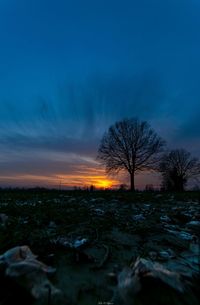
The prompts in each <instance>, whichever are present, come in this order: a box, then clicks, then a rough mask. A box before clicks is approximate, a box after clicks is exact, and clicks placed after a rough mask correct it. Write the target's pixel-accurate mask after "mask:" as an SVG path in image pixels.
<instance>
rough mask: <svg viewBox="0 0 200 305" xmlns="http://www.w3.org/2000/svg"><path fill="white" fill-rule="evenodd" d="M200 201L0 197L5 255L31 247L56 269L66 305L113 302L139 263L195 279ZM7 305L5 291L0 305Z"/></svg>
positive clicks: (88, 195) (190, 195) (61, 194)
mask: <svg viewBox="0 0 200 305" xmlns="http://www.w3.org/2000/svg"><path fill="white" fill-rule="evenodd" d="M199 201H200V193H199V192H185V193H180V194H170V193H159V192H135V193H131V192H122V191H121V192H118V191H105V192H100V191H94V192H86V191H46V190H29V191H25V190H24V191H23V190H15V191H11V190H6V191H5V190H1V191H0V215H1V222H0V255H1V254H3V253H4V252H5V251H7V250H8V249H10V248H13V247H15V246H22V245H28V246H29V247H30V249H31V250H32V252H33V253H34V254H37V255H38V259H39V260H40V261H42V262H43V263H45V264H47V265H49V266H52V267H55V268H56V272H55V274H54V275H52V276H51V278H50V280H51V282H52V283H53V284H54V285H55V286H56V287H57V288H59V289H60V290H61V291H62V293H63V294H64V296H65V298H64V299H65V302H66V303H65V304H85V305H90V304H103V303H104V302H108V303H109V302H110V300H112V298H113V294H114V293H115V290H116V286H117V280H116V275H117V274H119V273H120V271H121V270H122V269H123V268H124V267H126V266H131V265H132V264H133V263H134V262H135V260H136V259H137V258H138V257H142V258H146V259H148V260H151V261H153V262H154V261H156V262H160V263H162V264H163V265H164V266H165V267H167V268H171V269H172V270H175V271H177V272H185V274H187V275H188V276H191V274H193V273H198V271H199V249H198V235H197V233H198V230H199V223H200V207H199ZM192 276H193V275H192ZM193 293H194V294H195V291H193ZM9 302H11V296H10V297H8V296H7V295H6V293H5V291H4V293H3V292H2V290H1V289H0V305H3V304H5V305H7V304H8V305H10V303H9ZM31 302H32V301H31V300H30V303H31ZM192 302H193V301H192ZM63 304H64V303H63ZM105 304H106V303H105ZM185 304H190V303H189V302H188V303H187V302H186V303H185ZM191 304H194V302H193V303H191ZM26 305H28V304H27V301H26Z"/></svg>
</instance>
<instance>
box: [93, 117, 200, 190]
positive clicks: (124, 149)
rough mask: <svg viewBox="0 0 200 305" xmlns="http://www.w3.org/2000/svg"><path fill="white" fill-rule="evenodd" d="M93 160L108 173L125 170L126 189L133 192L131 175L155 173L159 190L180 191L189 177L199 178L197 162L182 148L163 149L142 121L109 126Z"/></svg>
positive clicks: (148, 125) (158, 139)
mask: <svg viewBox="0 0 200 305" xmlns="http://www.w3.org/2000/svg"><path fill="white" fill-rule="evenodd" d="M97 159H98V160H99V161H100V162H101V163H102V164H103V165H104V166H105V169H106V172H107V173H108V174H116V173H119V172H120V171H126V172H128V173H129V176H130V189H131V190H132V191H134V190H135V174H137V173H139V172H142V171H157V172H160V173H161V176H162V189H164V190H167V191H183V190H184V189H185V186H186V185H187V182H188V180H189V179H191V178H197V177H198V176H199V175H200V163H199V160H198V159H197V158H193V157H192V156H191V154H190V152H188V151H186V150H184V149H173V150H167V149H166V142H165V141H164V140H163V139H162V138H161V137H160V136H159V135H158V134H157V133H156V132H155V130H154V129H152V128H151V126H150V124H149V123H148V122H146V121H140V120H139V119H138V118H131V119H123V120H122V121H118V122H116V123H115V124H114V125H112V126H110V128H109V129H108V131H106V132H105V134H104V135H103V138H102V140H101V143H100V146H99V150H98V156H97Z"/></svg>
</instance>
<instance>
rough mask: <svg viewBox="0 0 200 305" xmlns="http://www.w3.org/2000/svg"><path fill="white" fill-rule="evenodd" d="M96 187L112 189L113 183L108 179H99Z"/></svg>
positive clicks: (95, 184)
mask: <svg viewBox="0 0 200 305" xmlns="http://www.w3.org/2000/svg"><path fill="white" fill-rule="evenodd" d="M94 186H95V187H97V188H111V187H112V181H110V180H106V179H102V180H100V179H99V180H97V181H96V182H95V183H94Z"/></svg>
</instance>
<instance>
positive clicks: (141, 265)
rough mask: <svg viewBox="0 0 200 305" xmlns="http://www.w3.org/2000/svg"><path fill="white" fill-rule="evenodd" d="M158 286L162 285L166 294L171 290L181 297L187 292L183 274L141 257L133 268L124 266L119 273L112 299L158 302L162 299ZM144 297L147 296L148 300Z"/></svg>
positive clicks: (130, 302)
mask: <svg viewBox="0 0 200 305" xmlns="http://www.w3.org/2000/svg"><path fill="white" fill-rule="evenodd" d="M154 285H155V290H154V289H153V286H154ZM148 287H151V289H149V288H148ZM158 287H160V288H161V287H162V289H163V290H162V293H163V291H165V292H166V295H168V294H169V291H171V292H172V293H174V294H175V295H177V297H179V296H180V294H183V293H184V292H185V285H184V282H183V280H182V276H181V274H179V273H178V272H173V271H171V270H169V269H166V268H165V267H164V266H163V265H161V264H159V263H153V262H151V261H148V260H146V259H143V258H139V259H137V260H136V262H135V264H134V266H133V267H132V268H124V269H123V270H122V272H121V273H120V274H119V276H118V286H117V290H116V293H115V294H114V297H113V300H112V301H113V303H114V304H124V305H132V304H157V303H159V302H158V300H160V298H159V292H158V291H157V289H158ZM170 289H171V290H170ZM156 291H157V292H156ZM141 297H142V301H141V299H140V298H141ZM144 298H147V300H146V302H144ZM156 298H157V299H156ZM151 301H152V303H151ZM143 302H144V303H143ZM154 302H155V303H154ZM159 304H160V303H159ZM162 304H163V303H162ZM164 304H166V303H164Z"/></svg>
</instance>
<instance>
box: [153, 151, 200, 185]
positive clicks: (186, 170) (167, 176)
mask: <svg viewBox="0 0 200 305" xmlns="http://www.w3.org/2000/svg"><path fill="white" fill-rule="evenodd" d="M159 170H160V172H161V173H162V176H163V187H164V189H166V190H171V191H183V190H184V187H185V186H186V184H187V182H188V180H189V179H191V178H195V177H198V176H199V175H200V163H199V161H198V159H197V158H192V157H191V154H190V153H189V152H187V151H186V150H184V149H175V150H171V151H170V152H169V153H167V154H164V155H163V156H162V160H161V162H160V164H159Z"/></svg>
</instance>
